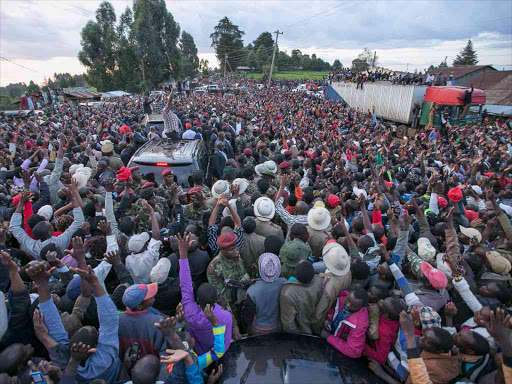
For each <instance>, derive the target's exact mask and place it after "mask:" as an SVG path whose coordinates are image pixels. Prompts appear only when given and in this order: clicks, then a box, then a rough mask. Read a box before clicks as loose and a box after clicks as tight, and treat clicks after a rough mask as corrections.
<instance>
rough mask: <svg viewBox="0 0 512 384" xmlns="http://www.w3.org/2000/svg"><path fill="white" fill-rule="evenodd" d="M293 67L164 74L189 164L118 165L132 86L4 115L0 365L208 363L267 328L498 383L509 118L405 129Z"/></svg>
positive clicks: (104, 372)
mask: <svg viewBox="0 0 512 384" xmlns="http://www.w3.org/2000/svg"><path fill="white" fill-rule="evenodd" d="M290 88H291V87H287V86H286V82H282V83H281V84H280V86H279V87H275V86H274V87H272V88H265V89H262V90H257V89H251V90H250V91H249V92H247V93H244V94H241V95H226V96H223V95H222V94H218V95H209V94H201V95H194V94H193V92H192V93H191V94H190V95H189V96H183V97H179V98H178V97H175V96H174V95H173V92H171V93H170V95H169V96H168V98H167V99H166V100H165V101H162V102H161V104H162V106H163V112H162V113H163V118H164V121H165V129H164V135H165V136H166V137H169V138H170V139H171V140H180V139H181V138H186V139H198V140H200V145H202V146H204V153H206V160H207V161H206V162H202V161H201V164H205V165H204V166H203V169H202V170H198V171H196V172H194V173H193V174H192V175H190V176H191V178H190V180H191V181H190V185H185V184H183V185H179V184H178V183H176V180H177V179H176V177H175V175H174V173H173V169H172V168H163V172H162V174H161V176H162V182H161V183H159V182H157V181H156V180H160V179H159V178H157V177H156V178H155V177H154V176H155V175H145V174H142V173H141V170H140V169H138V168H137V167H127V166H128V162H129V160H130V158H131V157H132V156H133V154H134V153H135V151H136V150H137V149H138V148H140V147H141V146H142V145H143V144H144V143H146V142H147V141H148V140H150V139H158V138H159V136H160V135H159V133H158V132H156V131H155V130H150V131H149V132H148V131H146V129H145V127H142V126H141V118H142V117H143V113H144V109H147V108H151V101H152V100H151V99H149V98H148V99H145V100H144V99H142V98H141V97H129V98H122V99H118V100H116V101H114V102H111V103H109V104H106V105H104V106H103V107H102V108H83V107H82V108H79V107H78V106H75V105H72V104H68V103H61V104H53V105H49V106H44V107H43V111H44V112H45V114H43V115H38V116H37V117H36V116H34V115H30V114H29V115H28V116H26V117H23V116H22V115H15V116H14V117H10V118H7V117H2V121H1V122H0V131H1V134H2V136H1V140H0V148H1V149H2V151H1V152H0V165H1V172H0V176H1V183H0V215H1V217H2V223H3V225H2V226H1V227H0V254H1V257H0V261H1V263H0V275H1V276H0V291H1V292H0V295H1V296H2V297H1V300H0V337H1V348H0V351H1V352H0V383H32V382H37V383H39V382H41V381H37V380H39V379H40V378H41V377H38V375H40V376H44V379H45V380H46V382H47V383H62V384H64V383H80V384H82V383H84V384H85V383H94V384H99V383H108V384H113V383H135V384H153V383H160V382H165V383H168V384H171V383H172V384H174V383H187V382H188V383H191V384H196V383H203V382H208V383H215V382H217V381H218V380H219V378H220V377H221V376H222V375H224V376H225V377H233V376H234V375H236V369H232V367H228V366H224V369H223V365H222V364H221V363H222V361H223V359H222V356H223V355H224V353H226V351H227V350H228V349H229V346H230V343H231V342H232V341H234V340H238V339H240V338H241V337H243V336H244V335H251V336H252V335H265V334H269V333H274V332H286V333H301V334H309V335H316V336H319V337H321V338H324V339H325V342H326V343H329V344H330V345H331V346H332V347H333V348H335V349H336V350H338V351H339V352H341V353H342V354H343V355H345V356H347V357H349V358H353V359H367V361H368V367H369V369H370V370H371V371H373V373H374V374H375V375H376V376H378V377H379V378H380V380H382V381H384V382H387V383H414V384H426V383H450V382H456V381H459V382H472V383H488V382H489V383H490V382H492V383H510V382H512V339H511V332H512V330H511V328H512V322H511V321H510V315H509V308H510V305H511V304H512V291H511V288H510V281H511V280H510V270H511V261H512V225H511V221H510V218H511V216H512V179H511V178H512V176H511V174H510V173H511V171H512V145H511V144H510V142H511V137H510V136H511V120H510V119H508V120H504V119H490V118H489V117H487V118H486V120H485V121H484V122H483V124H482V125H481V126H480V124H478V126H477V125H474V126H471V125H470V126H450V125H449V124H448V126H447V128H446V129H445V130H443V132H439V131H438V129H437V128H436V127H435V126H434V127H429V128H428V130H425V129H418V131H417V134H416V136H415V137H414V138H411V139H410V140H408V139H404V138H401V137H395V135H394V134H393V132H392V130H391V129H390V128H389V126H388V124H383V123H382V122H380V121H378V120H377V117H376V116H372V115H371V114H370V113H367V112H363V111H358V110H354V109H351V108H349V107H344V106H343V105H342V104H340V103H337V102H332V101H329V100H325V99H322V98H317V97H314V96H308V95H307V94H306V93H305V92H295V93H292V92H289V89H290ZM158 100H160V99H158ZM4 298H5V299H4ZM365 361H366V360H365ZM212 366H215V368H214V369H212ZM37 372H39V373H37ZM264 380H265V379H264V377H263V378H262V381H261V382H264ZM375 380H377V379H376V378H375Z"/></svg>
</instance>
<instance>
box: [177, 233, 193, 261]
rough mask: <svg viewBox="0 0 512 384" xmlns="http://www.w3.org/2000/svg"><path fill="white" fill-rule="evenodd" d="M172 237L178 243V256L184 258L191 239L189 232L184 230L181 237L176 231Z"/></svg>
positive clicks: (190, 244)
mask: <svg viewBox="0 0 512 384" xmlns="http://www.w3.org/2000/svg"><path fill="white" fill-rule="evenodd" d="M174 238H175V240H176V241H177V243H178V250H179V253H180V258H182V259H183V258H184V259H186V258H187V255H188V250H189V249H190V247H191V246H192V241H191V240H190V233H188V232H185V234H184V236H183V237H182V236H181V235H180V234H179V233H178V234H177V235H176V236H174Z"/></svg>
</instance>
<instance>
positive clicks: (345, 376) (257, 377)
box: [219, 333, 382, 384]
mask: <svg viewBox="0 0 512 384" xmlns="http://www.w3.org/2000/svg"><path fill="white" fill-rule="evenodd" d="M222 360H223V366H224V372H223V374H222V378H221V380H220V381H219V383H222V384H235V383H236V384H240V383H243V384H262V383H264V384H285V383H286V384H330V383H337V384H340V383H354V384H355V383H361V384H362V383H367V384H375V383H382V381H381V380H380V379H378V378H377V377H376V376H374V375H373V373H372V372H371V371H370V370H369V368H368V360H366V359H365V358H360V359H351V358H348V357H346V356H344V355H343V354H342V353H340V352H339V351H337V350H336V349H334V348H333V347H332V346H331V345H329V344H328V343H327V342H326V341H325V340H324V339H321V338H319V337H315V336H310V335H296V334H293V335H292V334H286V333H274V334H270V335H264V336H254V337H248V338H245V339H243V340H239V341H235V342H232V343H231V345H230V347H229V350H228V351H227V352H226V354H225V355H224V357H223V358H222Z"/></svg>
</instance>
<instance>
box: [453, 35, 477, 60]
mask: <svg viewBox="0 0 512 384" xmlns="http://www.w3.org/2000/svg"><path fill="white" fill-rule="evenodd" d="M476 64H478V56H477V54H476V51H475V49H474V48H473V43H472V42H471V40H468V43H467V44H466V47H465V48H464V49H463V50H462V51H461V52H460V53H459V54H458V55H457V57H456V58H455V60H454V61H453V65H454V66H458V65H476Z"/></svg>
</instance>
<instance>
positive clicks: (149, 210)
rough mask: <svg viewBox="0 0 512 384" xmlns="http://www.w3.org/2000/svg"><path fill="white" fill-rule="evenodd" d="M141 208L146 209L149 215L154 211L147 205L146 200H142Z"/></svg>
mask: <svg viewBox="0 0 512 384" xmlns="http://www.w3.org/2000/svg"><path fill="white" fill-rule="evenodd" d="M142 208H144V209H145V210H146V211H148V212H149V213H150V214H151V215H152V214H153V213H155V210H154V208H153V207H152V206H151V205H149V203H148V201H147V200H142Z"/></svg>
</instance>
